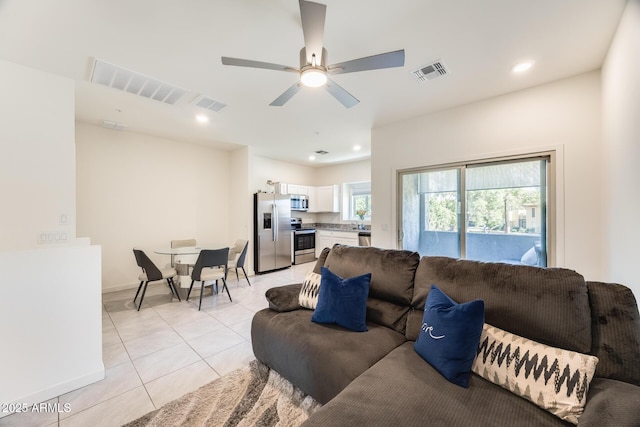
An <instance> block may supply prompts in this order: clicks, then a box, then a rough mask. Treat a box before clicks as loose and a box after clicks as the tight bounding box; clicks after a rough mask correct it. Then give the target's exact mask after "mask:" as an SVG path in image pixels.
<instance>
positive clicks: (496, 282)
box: [406, 256, 591, 353]
mask: <svg viewBox="0 0 640 427" xmlns="http://www.w3.org/2000/svg"><path fill="white" fill-rule="evenodd" d="M434 283H435V284H436V285H437V286H438V287H439V288H440V289H442V290H443V291H444V292H445V293H446V294H447V295H449V296H450V297H451V298H452V299H453V300H455V301H457V302H459V303H462V302H467V301H472V300H475V299H482V300H484V309H485V322H487V323H489V324H491V325H493V326H496V327H498V328H501V329H505V330H508V331H509V332H512V333H514V334H516V335H520V336H523V337H526V338H529V339H532V340H534V341H537V342H540V343H543V344H547V345H550V346H553V347H559V348H565V349H567V350H573V351H577V352H579V353H589V352H590V351H591V310H590V308H589V299H588V295H587V286H586V283H585V281H584V278H583V277H582V276H581V275H580V274H578V273H576V272H575V271H572V270H567V269H562V268H540V267H530V266H523V265H509V264H503V263H483V262H477V261H469V260H457V259H454V258H446V257H430V256H425V257H423V258H422V260H421V261H420V265H419V266H418V269H417V271H416V279H415V288H414V290H415V292H414V295H413V299H412V305H413V310H412V312H411V313H410V315H409V320H408V324H407V333H406V334H407V338H408V339H412V340H415V339H416V337H417V336H418V332H419V331H420V325H421V318H422V316H421V315H422V309H423V307H424V301H425V300H426V297H427V295H428V293H429V288H430V287H431V284H434Z"/></svg>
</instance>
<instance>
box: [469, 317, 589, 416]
mask: <svg viewBox="0 0 640 427" xmlns="http://www.w3.org/2000/svg"><path fill="white" fill-rule="evenodd" d="M597 363H598V358H597V357H595V356H589V355H587V354H582V353H577V352H575V351H569V350H563V349H561V348H555V347H549V346H546V345H544V344H540V343H537V342H535V341H531V340H528V339H526V338H523V337H520V336H518V335H514V334H511V333H509V332H507V331H503V330H502V329H498V328H496V327H494V326H491V325H488V324H486V323H485V324H484V327H483V330H482V336H481V337H480V344H479V345H478V354H477V356H476V359H475V360H474V362H473V366H472V368H471V369H472V371H473V372H475V373H476V374H478V375H480V376H481V377H483V378H484V379H486V380H489V381H491V382H492V383H494V384H497V385H499V386H501V387H503V388H506V389H507V390H509V391H511V392H512V393H515V394H517V395H518V396H521V397H524V398H525V399H527V400H529V401H531V402H533V403H535V404H536V405H538V406H540V407H541V408H543V409H545V410H547V411H549V412H551V413H552V414H554V415H555V416H557V417H559V418H561V419H563V420H565V421H568V422H570V423H573V424H578V417H580V415H582V412H583V411H584V405H585V403H586V401H587V392H588V391H589V383H590V382H591V379H592V378H593V375H594V374H595V372H596V365H597Z"/></svg>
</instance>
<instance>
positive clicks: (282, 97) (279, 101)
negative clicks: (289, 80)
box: [269, 82, 302, 107]
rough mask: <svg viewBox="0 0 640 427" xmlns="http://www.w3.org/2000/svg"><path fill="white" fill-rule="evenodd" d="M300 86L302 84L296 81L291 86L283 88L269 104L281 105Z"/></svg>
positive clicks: (273, 105) (296, 91)
mask: <svg viewBox="0 0 640 427" xmlns="http://www.w3.org/2000/svg"><path fill="white" fill-rule="evenodd" d="M301 87H302V84H301V83H300V82H297V83H296V84H294V85H293V86H291V87H290V88H289V89H287V90H285V91H284V93H283V94H282V95H280V96H279V97H277V98H276V99H275V100H274V101H273V102H272V103H271V104H269V105H271V106H272V107H282V106H283V105H284V104H285V103H286V102H287V101H288V100H290V99H291V98H292V97H293V95H295V94H296V93H298V91H299V90H300V88H301Z"/></svg>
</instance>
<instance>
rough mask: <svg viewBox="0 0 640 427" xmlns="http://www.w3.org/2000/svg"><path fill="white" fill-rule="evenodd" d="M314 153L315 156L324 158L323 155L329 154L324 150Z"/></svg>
mask: <svg viewBox="0 0 640 427" xmlns="http://www.w3.org/2000/svg"><path fill="white" fill-rule="evenodd" d="M315 153H316V154H319V155H321V156H324V155H325V154H329V152H328V151H324V150H318V151H316V152H315Z"/></svg>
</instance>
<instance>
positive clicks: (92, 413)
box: [0, 263, 314, 427]
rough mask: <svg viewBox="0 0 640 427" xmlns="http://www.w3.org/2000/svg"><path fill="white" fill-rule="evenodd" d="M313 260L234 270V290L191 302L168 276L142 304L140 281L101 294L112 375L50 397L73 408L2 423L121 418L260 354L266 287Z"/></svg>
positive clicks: (110, 422) (89, 422)
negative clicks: (256, 324)
mask: <svg viewBox="0 0 640 427" xmlns="http://www.w3.org/2000/svg"><path fill="white" fill-rule="evenodd" d="M313 265H314V264H313V263H308V264H302V265H296V266H293V267H291V268H288V269H286V270H280V271H277V272H273V273H268V274H263V275H258V276H250V277H249V280H251V285H252V286H249V285H248V284H247V281H246V280H245V279H244V278H243V277H242V276H241V277H240V281H236V278H235V274H233V273H230V274H229V280H228V284H229V291H230V292H231V297H232V298H233V302H230V301H229V298H228V297H227V294H226V293H219V294H217V295H212V294H211V290H210V289H211V288H206V289H205V294H204V296H203V300H202V310H201V311H198V298H199V292H197V291H196V286H194V291H193V293H192V295H191V298H190V299H189V301H188V302H185V301H182V302H178V300H177V299H175V298H173V299H172V298H171V293H170V291H169V289H168V288H167V287H166V286H165V285H164V284H161V283H157V284H152V285H149V288H148V289H147V295H146V296H145V299H144V303H143V304H142V308H141V309H140V311H136V309H135V307H134V305H133V301H132V300H133V296H134V295H135V291H136V290H135V289H129V290H125V291H120V292H113V293H108V294H104V295H103V298H102V302H103V308H102V357H103V362H104V366H105V370H106V378H105V379H104V380H102V381H99V382H97V383H94V384H91V385H88V386H86V387H83V388H81V389H78V390H75V391H72V392H70V393H67V394H64V395H62V396H58V397H56V398H54V399H51V400H50V401H48V402H47V403H50V404H52V405H51V406H53V407H55V406H56V404H57V406H58V407H59V408H64V405H65V404H68V406H69V407H70V408H71V411H70V412H68V413H66V412H59V413H57V412H36V413H32V412H27V413H19V414H18V413H17V414H13V415H9V416H5V417H3V418H0V426H20V427H28V426H47V427H48V426H65V427H66V426H83V427H84V426H119V425H122V424H123V423H126V422H129V421H132V420H134V419H136V418H138V417H140V416H142V415H144V414H146V413H147V412H149V411H153V410H154V409H157V408H159V407H160V406H162V405H164V404H165V403H167V402H169V401H171V400H173V399H176V398H178V397H180V396H182V395H184V394H186V393H188V392H190V391H193V390H195V389H197V388H198V387H200V386H202V385H204V384H206V383H208V382H210V381H212V380H214V379H216V378H218V377H220V376H222V375H225V374H226V373H229V372H231V371H233V370H234V369H237V368H240V367H243V366H245V365H247V364H248V363H249V362H250V361H251V360H252V359H253V358H254V356H253V350H252V348H251V319H252V318H253V315H254V313H255V312H256V311H258V310H261V309H263V308H266V307H267V306H268V303H267V301H266V299H265V297H264V293H265V291H266V290H267V289H269V288H272V287H274V286H281V285H286V284H291V283H301V282H302V280H303V279H304V276H305V274H306V273H307V271H309V270H311V269H312V268H313Z"/></svg>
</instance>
